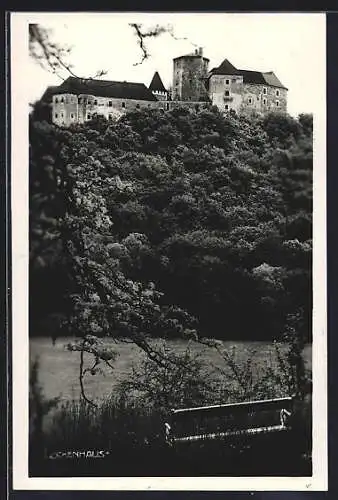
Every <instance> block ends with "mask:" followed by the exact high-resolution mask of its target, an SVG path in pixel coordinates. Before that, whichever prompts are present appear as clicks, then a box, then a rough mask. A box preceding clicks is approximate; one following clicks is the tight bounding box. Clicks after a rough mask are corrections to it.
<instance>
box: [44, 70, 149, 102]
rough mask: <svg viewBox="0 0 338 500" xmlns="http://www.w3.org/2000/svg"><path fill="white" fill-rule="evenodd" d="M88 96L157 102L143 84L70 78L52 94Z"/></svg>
mask: <svg viewBox="0 0 338 500" xmlns="http://www.w3.org/2000/svg"><path fill="white" fill-rule="evenodd" d="M61 93H69V94H77V95H78V94H89V95H94V96H98V97H112V98H117V99H136V100H139V101H157V99H156V97H155V96H154V95H153V94H152V92H151V91H150V90H149V89H148V88H147V87H146V86H145V85H144V83H133V82H114V81H110V80H94V79H82V78H75V77H73V76H70V77H69V78H67V80H65V81H64V82H63V83H62V84H61V85H60V86H59V87H58V88H57V91H56V92H54V94H61Z"/></svg>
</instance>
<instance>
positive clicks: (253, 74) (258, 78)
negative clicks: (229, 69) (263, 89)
mask: <svg viewBox="0 0 338 500" xmlns="http://www.w3.org/2000/svg"><path fill="white" fill-rule="evenodd" d="M239 72H240V74H241V75H242V76H243V83H258V84H261V85H266V81H265V79H264V76H263V74H262V73H261V72H260V71H250V70H246V69H241V70H239Z"/></svg>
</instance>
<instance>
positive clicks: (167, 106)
mask: <svg viewBox="0 0 338 500" xmlns="http://www.w3.org/2000/svg"><path fill="white" fill-rule="evenodd" d="M166 108H167V111H169V103H167V104H166Z"/></svg>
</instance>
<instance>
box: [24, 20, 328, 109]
mask: <svg viewBox="0 0 338 500" xmlns="http://www.w3.org/2000/svg"><path fill="white" fill-rule="evenodd" d="M17 16H18V17H21V20H22V21H23V20H24V21H25V23H26V29H27V31H28V28H27V24H28V22H37V23H39V24H41V25H42V26H44V27H46V28H50V29H51V30H52V31H51V38H52V39H53V41H55V42H57V43H59V44H61V45H66V46H70V47H71V48H72V50H71V53H70V56H69V62H70V63H71V64H72V67H73V72H74V73H75V74H76V75H78V76H81V77H93V76H94V75H95V74H96V73H97V72H98V71H100V70H105V71H107V74H106V75H105V76H104V78H105V79H109V80H118V81H124V80H126V81H135V82H142V83H145V84H146V85H149V83H150V81H151V78H152V76H153V74H154V72H155V71H158V72H159V73H160V76H161V78H162V80H163V83H164V85H165V86H169V85H170V84H171V83H172V68H173V62H172V59H173V58H174V57H177V56H180V55H184V54H186V53H190V52H191V51H193V50H194V49H195V46H199V47H203V51H204V55H205V56H206V57H208V58H209V59H210V63H209V69H211V68H213V67H215V66H218V65H219V64H220V63H221V62H222V61H223V59H225V58H227V59H229V60H230V62H231V63H232V64H233V65H234V66H236V67H238V68H241V69H251V70H257V71H274V72H275V73H276V75H277V77H278V78H279V79H280V80H281V82H282V83H283V84H284V85H285V86H286V87H287V88H288V89H289V93H288V112H289V113H290V114H291V115H293V116H297V115H298V114H299V113H302V112H310V113H311V112H313V110H314V107H315V100H316V96H317V95H318V92H323V91H324V88H323V87H324V86H325V84H324V85H323V82H324V80H323V75H324V74H325V59H326V55H325V15H324V14H318V13H316V14H315V13H308V14H304V13H289V14H287V13H277V14H276V13H265V14H264V13H255V14H252V13H245V14H244V13H227V14H223V13H210V14H208V13H205V12H204V13H196V14H194V13H186V14H185V13H161V14H151V13H149V14H148V13H147V14H142V13H125V14H123V13H69V12H67V13H62V12H58V13H16V14H14V17H17ZM133 22H136V23H141V24H142V25H143V28H144V29H147V28H149V27H153V26H154V25H156V24H160V25H165V26H166V25H171V26H172V28H173V30H174V33H175V36H176V37H177V38H187V39H188V41H186V40H175V39H174V38H172V37H171V36H170V35H169V34H164V35H161V36H160V37H158V38H155V39H148V40H149V43H148V49H149V52H150V55H151V57H150V58H149V60H146V61H144V62H143V63H142V64H139V65H135V64H136V63H138V62H140V60H141V58H142V52H141V50H140V48H139V46H138V45H137V38H136V36H135V31H134V30H133V29H132V28H131V27H130V26H129V23H133ZM27 31H26V33H27ZM26 71H28V72H29V78H27V80H26V90H27V94H28V98H29V100H30V102H33V101H35V100H36V99H39V97H41V95H42V94H43V92H44V90H45V88H46V87H47V86H48V85H58V84H60V83H62V80H61V79H60V78H59V77H57V76H56V75H53V74H51V73H49V72H47V71H46V70H43V69H41V68H40V67H39V66H38V65H37V63H36V62H35V61H33V60H29V61H28V62H27V70H26ZM63 76H64V77H65V76H68V75H66V74H63Z"/></svg>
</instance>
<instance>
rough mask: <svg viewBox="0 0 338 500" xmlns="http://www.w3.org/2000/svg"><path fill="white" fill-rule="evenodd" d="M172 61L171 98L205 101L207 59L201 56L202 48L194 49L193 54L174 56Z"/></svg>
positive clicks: (206, 98)
mask: <svg viewBox="0 0 338 500" xmlns="http://www.w3.org/2000/svg"><path fill="white" fill-rule="evenodd" d="M173 62H174V74H173V100H174V101H195V102H198V101H207V100H208V92H207V90H206V87H205V82H206V78H207V75H208V65H209V59H207V58H206V57H203V50H202V48H199V49H196V50H195V52H194V53H193V54H187V55H185V56H181V57H176V58H175V59H174V61H173Z"/></svg>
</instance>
